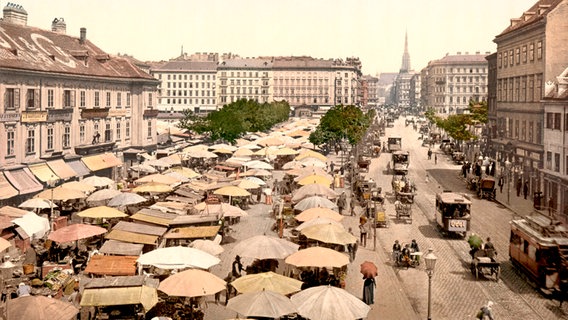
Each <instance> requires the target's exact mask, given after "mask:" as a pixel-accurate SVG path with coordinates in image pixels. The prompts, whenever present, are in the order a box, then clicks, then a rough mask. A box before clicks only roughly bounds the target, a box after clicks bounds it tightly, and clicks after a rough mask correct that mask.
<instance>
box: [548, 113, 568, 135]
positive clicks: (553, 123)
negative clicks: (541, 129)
mask: <svg viewBox="0 0 568 320" xmlns="http://www.w3.org/2000/svg"><path fill="white" fill-rule="evenodd" d="M546 129H551V130H562V113H559V112H547V113H546ZM564 131H568V113H566V114H564Z"/></svg>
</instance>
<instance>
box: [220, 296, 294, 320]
mask: <svg viewBox="0 0 568 320" xmlns="http://www.w3.org/2000/svg"><path fill="white" fill-rule="evenodd" d="M227 308H228V309H231V310H234V311H236V312H237V313H239V314H241V315H243V316H245V317H263V318H274V319H275V318H280V317H281V316H284V315H287V314H291V313H296V312H297V309H296V307H295V306H294V304H292V301H290V299H289V298H288V297H286V296H284V295H282V294H280V293H276V292H272V291H268V290H263V291H259V292H249V293H244V294H240V295H238V296H236V297H234V298H232V299H230V300H229V302H228V303H227Z"/></svg>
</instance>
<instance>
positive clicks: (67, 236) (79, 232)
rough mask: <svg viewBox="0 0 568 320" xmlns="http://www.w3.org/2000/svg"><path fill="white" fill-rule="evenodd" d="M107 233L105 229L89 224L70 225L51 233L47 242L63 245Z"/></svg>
mask: <svg viewBox="0 0 568 320" xmlns="http://www.w3.org/2000/svg"><path fill="white" fill-rule="evenodd" d="M106 232H107V229H105V228H101V227H97V226H92V225H89V224H82V223H77V224H72V225H69V226H66V227H63V228H61V229H57V230H56V231H53V232H51V233H50V234H49V236H47V238H48V239H49V240H52V241H55V242H59V243H63V242H73V241H77V240H81V239H86V238H90V237H94V236H98V235H101V234H104V233H106Z"/></svg>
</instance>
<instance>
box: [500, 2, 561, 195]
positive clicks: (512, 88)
mask: <svg viewBox="0 0 568 320" xmlns="http://www.w3.org/2000/svg"><path fill="white" fill-rule="evenodd" d="M493 42H495V43H496V44H497V57H496V60H497V61H496V64H497V66H496V70H495V71H496V99H495V106H492V107H491V108H494V110H495V122H493V123H491V124H490V127H491V128H492V131H491V134H492V139H491V143H492V146H491V147H492V149H493V150H494V151H495V154H496V157H497V159H498V160H500V161H501V162H502V163H504V162H505V161H509V162H510V163H512V168H514V170H513V181H517V179H518V178H520V179H522V181H523V183H524V182H525V181H528V182H529V188H530V189H529V194H530V195H532V194H533V192H543V193H544V199H549V198H552V199H553V202H554V203H559V201H566V199H565V198H562V197H563V195H561V194H560V191H559V189H560V188H559V185H560V184H559V183H558V182H557V181H555V179H546V178H543V176H542V174H541V173H540V170H541V169H542V170H543V172H546V171H547V170H550V169H548V168H555V166H556V163H555V161H554V160H551V159H548V156H549V154H548V150H545V149H544V128H545V125H547V123H546V122H545V107H544V103H543V100H542V99H543V97H544V88H545V84H546V83H554V82H556V80H557V77H558V76H559V75H561V74H562V73H563V72H564V70H565V69H566V66H567V65H568V46H566V44H567V43H568V0H540V1H536V2H535V4H534V5H533V6H532V7H531V8H528V9H527V10H526V11H525V12H523V13H522V14H521V15H520V17H518V18H513V19H511V21H510V25H509V26H508V27H507V28H506V29H505V30H504V31H503V32H501V33H500V34H499V35H497V36H496V37H495V39H494V40H493ZM545 151H546V153H545ZM553 153H555V152H552V154H553ZM552 154H551V156H552V157H554V156H553V155H552ZM543 179H546V180H543Z"/></svg>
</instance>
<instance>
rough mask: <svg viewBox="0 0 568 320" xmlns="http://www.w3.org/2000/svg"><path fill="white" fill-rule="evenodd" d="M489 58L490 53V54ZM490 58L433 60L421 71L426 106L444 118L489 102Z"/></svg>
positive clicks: (463, 56)
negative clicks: (471, 104)
mask: <svg viewBox="0 0 568 320" xmlns="http://www.w3.org/2000/svg"><path fill="white" fill-rule="evenodd" d="M487 54H488V53H487ZM485 57H486V54H480V53H479V52H476V53H475V54H469V53H467V52H466V53H465V54H462V53H461V52H458V53H457V54H456V55H446V56H445V57H443V58H442V59H439V60H433V61H430V62H429V63H428V66H427V67H426V68H424V69H423V70H422V71H421V74H422V88H421V89H420V90H421V92H422V102H423V103H424V106H425V107H426V108H433V109H434V111H435V112H436V113H438V114H441V115H444V114H445V115H448V114H457V113H463V112H464V110H466V109H467V108H468V106H469V102H470V101H471V100H473V101H486V100H487V60H486V59H485Z"/></svg>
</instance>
